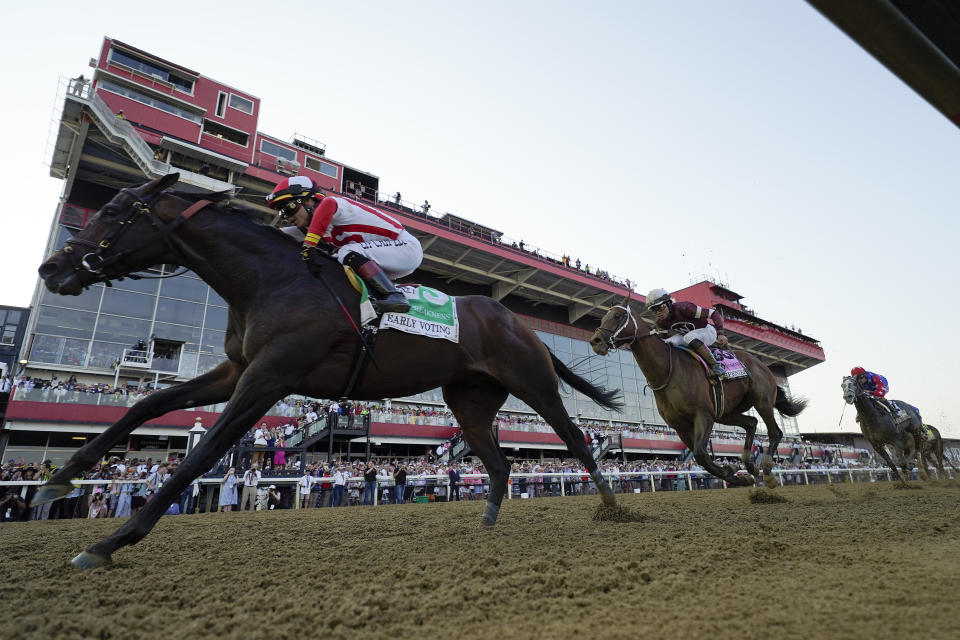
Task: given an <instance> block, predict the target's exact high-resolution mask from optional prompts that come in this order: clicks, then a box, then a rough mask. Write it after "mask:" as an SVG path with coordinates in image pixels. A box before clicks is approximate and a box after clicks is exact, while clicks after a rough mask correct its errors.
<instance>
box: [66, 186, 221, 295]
mask: <svg viewBox="0 0 960 640" xmlns="http://www.w3.org/2000/svg"><path fill="white" fill-rule="evenodd" d="M120 193H122V194H125V195H127V196H130V197H131V198H133V203H132V204H131V205H129V213H128V215H127V217H126V218H125V219H124V220H121V221H120V222H118V223H116V226H115V227H114V228H113V229H111V230H110V231H109V232H108V233H107V234H106V235H105V236H104V237H103V239H102V240H100V242H91V241H89V240H84V239H83V238H70V239H69V240H67V244H66V246H65V247H64V248H63V250H62V251H63V253H64V255H66V256H67V257H68V259H69V260H70V262H71V263H72V264H73V270H74V271H80V270H81V269H82V270H84V271H87V272H88V273H91V274H93V275H95V276H96V277H97V280H98V281H102V282H105V283H106V284H108V285H109V284H110V280H111V279H112V278H111V277H110V276H107V275H106V274H105V273H104V272H103V270H104V269H106V268H107V267H109V266H110V265H112V264H114V263H116V262H119V261H120V260H123V259H124V258H125V257H127V256H128V255H130V254H132V253H135V252H137V251H139V250H140V249H142V248H144V247H145V246H147V245H148V244H151V243H153V242H155V241H156V238H154V237H151V238H144V239H143V241H142V242H139V243H135V244H134V246H133V247H131V248H128V249H124V250H123V251H119V252H115V253H112V254H110V255H107V251H108V250H110V249H111V247H112V246H113V245H114V244H115V243H116V242H117V240H118V239H119V238H120V237H122V236H123V234H124V233H126V232H127V230H128V229H130V228H132V227H133V225H134V224H135V223H136V222H137V219H138V218H139V217H140V216H148V217H149V219H150V225H151V226H152V227H153V228H154V229H157V230H158V231H159V233H160V237H161V239H162V240H163V241H164V242H165V243H166V244H167V246H168V247H170V248H171V249H173V245H172V244H171V243H170V234H171V233H173V232H174V231H175V230H176V229H177V227H179V226H180V225H181V224H183V223H184V222H186V221H187V220H189V219H190V218H191V217H192V216H193V215H194V214H195V213H197V212H198V211H200V210H201V209H203V208H204V207H206V206H207V205H208V204H210V200H198V201H197V202H195V203H194V204H192V205H190V206H189V207H187V208H186V209H185V210H184V211H182V212H181V213H180V215H179V216H177V217H176V218H175V219H174V220H173V221H172V222H170V223H164V222H163V220H161V219H160V218H159V217H158V216H157V215H156V214H155V213H154V212H153V211H152V210H151V207H152V206H153V205H154V204H155V203H156V201H157V200H158V199H159V198H160V196H161V195H162V194H163V192H162V191H160V192H157V193H155V194H154V195H153V196H151V197H149V198H143V197H141V196H140V194H139V193H137V192H136V191H134V190H133V189H131V188H130V187H127V188H124V189H121V190H120ZM109 206H110V205H109V204H108V205H107V207H109ZM107 207H104V210H106V209H107ZM75 245H76V246H80V247H84V248H87V249H92V250H91V251H88V252H87V253H84V254H80V252H79V251H74V246H75ZM181 273H182V272H181ZM175 275H179V273H178V274H175ZM114 277H116V276H114ZM131 277H134V278H143V277H147V278H149V277H150V276H131ZM160 277H169V276H160Z"/></svg>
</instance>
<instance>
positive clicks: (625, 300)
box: [620, 291, 630, 307]
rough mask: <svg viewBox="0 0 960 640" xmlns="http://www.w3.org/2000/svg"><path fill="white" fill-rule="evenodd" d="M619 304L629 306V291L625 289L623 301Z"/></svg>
mask: <svg viewBox="0 0 960 640" xmlns="http://www.w3.org/2000/svg"><path fill="white" fill-rule="evenodd" d="M620 304H622V305H623V306H625V307H629V306H630V292H629V291H627V295H625V296H623V302H621V303H620Z"/></svg>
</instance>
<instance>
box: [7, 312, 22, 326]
mask: <svg viewBox="0 0 960 640" xmlns="http://www.w3.org/2000/svg"><path fill="white" fill-rule="evenodd" d="M19 322H20V312H19V311H7V317H6V319H5V320H4V324H17V323H19Z"/></svg>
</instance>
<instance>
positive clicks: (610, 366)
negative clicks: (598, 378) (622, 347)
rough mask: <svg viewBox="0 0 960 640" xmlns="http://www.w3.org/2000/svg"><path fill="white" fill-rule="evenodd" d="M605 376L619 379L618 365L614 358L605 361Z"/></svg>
mask: <svg viewBox="0 0 960 640" xmlns="http://www.w3.org/2000/svg"><path fill="white" fill-rule="evenodd" d="M607 375H612V376H617V377H620V363H619V362H617V360H616V359H615V358H609V359H607Z"/></svg>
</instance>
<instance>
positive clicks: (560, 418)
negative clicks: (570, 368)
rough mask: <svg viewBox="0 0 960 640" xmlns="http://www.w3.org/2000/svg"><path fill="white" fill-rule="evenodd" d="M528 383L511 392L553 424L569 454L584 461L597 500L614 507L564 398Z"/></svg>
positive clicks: (610, 490)
mask: <svg viewBox="0 0 960 640" xmlns="http://www.w3.org/2000/svg"><path fill="white" fill-rule="evenodd" d="M540 379H541V380H544V381H546V380H551V379H555V378H554V376H552V375H545V376H543V377H542V378H540ZM531 382H533V381H532V380H531V381H528V382H527V384H526V385H524V386H525V388H524V389H516V390H513V389H512V390H511V391H513V395H515V396H517V397H518V398H520V399H521V400H523V401H524V402H526V403H527V404H528V405H530V407H531V408H532V409H533V410H534V411H536V412H537V413H539V414H540V417H542V418H543V419H544V420H546V421H547V424H549V425H550V426H551V427H553V430H554V431H555V432H556V433H557V435H558V436H560V439H561V440H563V443H564V444H565V445H567V449H568V450H569V451H570V453H572V454H573V455H574V456H576V458H577V460H579V461H580V462H581V463H583V466H584V467H585V468H586V470H587V472H588V473H589V474H590V478H591V479H592V480H593V483H594V484H595V485H596V486H597V491H599V492H600V499H601V500H603V503H604V504H606V505H609V506H611V507H612V506H615V505H616V504H617V498H616V496H615V495H614V493H613V489H611V488H610V486H609V485H608V484H607V483H606V482H605V481H604V479H603V475H602V474H601V473H600V468H599V467H598V466H597V461H596V460H594V459H593V455H592V454H591V453H590V449H588V448H587V439H586V437H585V436H584V435H583V431H581V430H580V427H578V426H577V425H576V423H575V422H574V421H573V420H571V419H570V416H568V415H567V408H566V407H564V406H563V401H562V400H561V399H560V394H559V393H558V392H557V388H556V386H554V387H545V388H542V389H537V390H533V389H531V388H530V387H531V384H530V383H531Z"/></svg>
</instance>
